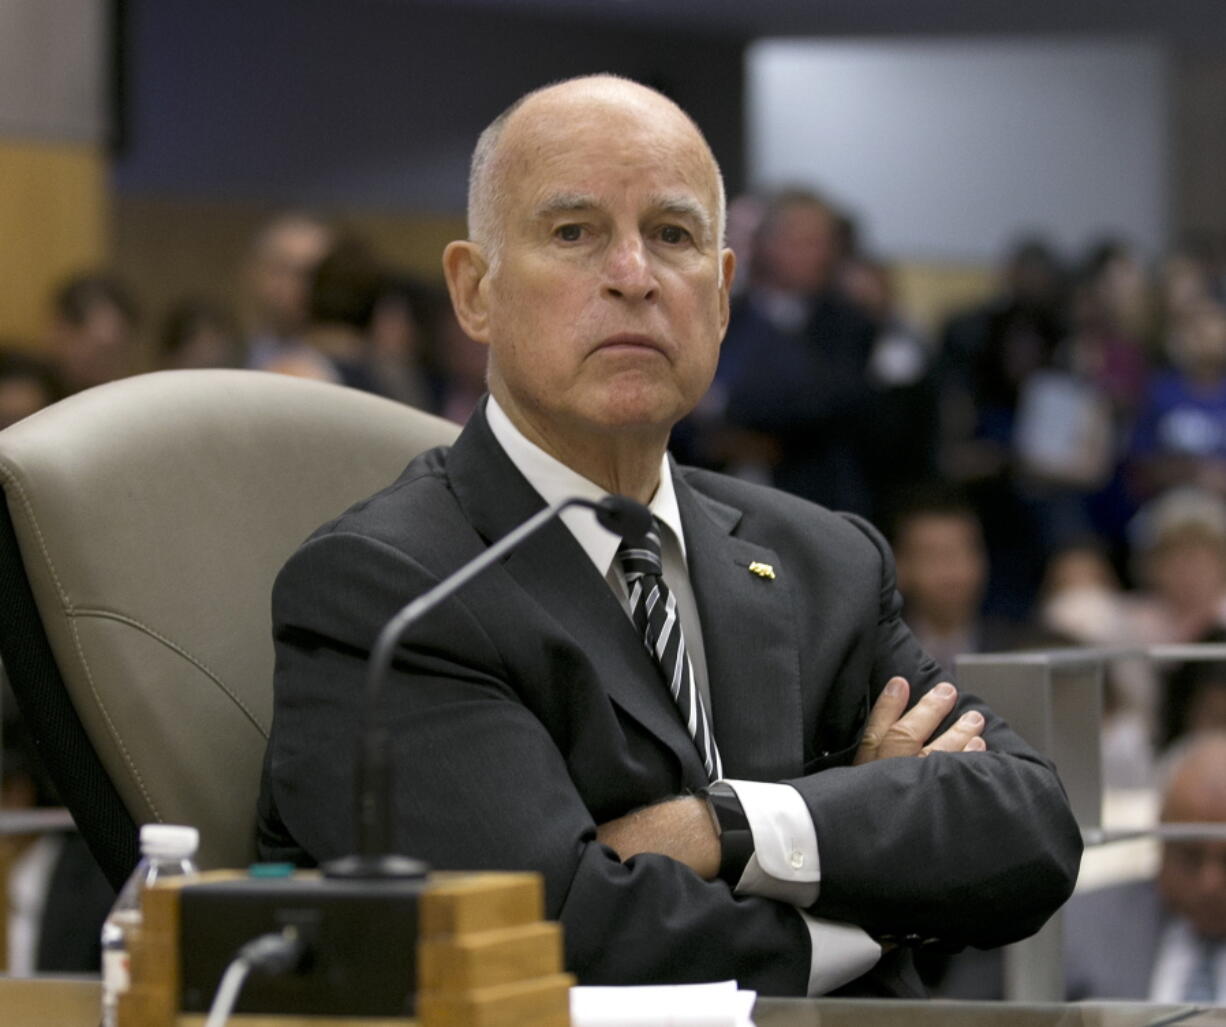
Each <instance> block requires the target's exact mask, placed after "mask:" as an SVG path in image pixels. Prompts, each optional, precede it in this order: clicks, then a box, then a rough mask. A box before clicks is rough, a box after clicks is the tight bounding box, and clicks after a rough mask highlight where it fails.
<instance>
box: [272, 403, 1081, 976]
mask: <svg viewBox="0 0 1226 1027" xmlns="http://www.w3.org/2000/svg"><path fill="white" fill-rule="evenodd" d="M675 479H676V486H677V498H678V503H679V505H680V510H681V516H682V520H683V522H684V526H685V532H686V544H687V549H688V553H689V564H690V573H691V578H692V582H693V587H694V593H695V596H696V599H697V603H698V608H699V610H698V612H699V616H700V618H701V622H702V625H703V636H704V642H705V646H706V652H707V662H708V664H709V668H710V675H709V676H710V687H711V703H712V710H711V713H712V718H713V722H714V727H715V733H716V736H717V739H718V742H719V745H720V750H721V753H722V755H723V759H724V766H725V770H726V774H727V776H728V777H732V778H748V779H755V780H762V781H790V782H792V783H794V784H795V785H796V787H797V788H798V789H799V790H800V792H801V794H802V796H803V797H804V800H805V802H806V804H807V805H808V808H809V810H810V811H811V813H812V816H813V821H814V824H815V826H816V829H817V838H818V842H819V847H820V854H821V869H822V884H821V895H820V897H819V898H818V900H817V903H816V905H815V907H814V912H815V914H816V915H818V916H824V917H829V918H833V919H841V920H848V921H853V922H855V923H858V924H860V925H862V926H863V927H865V928H866V929H868V930H869V931H870V932H873V933H875V934H879V935H880V934H888V935H897V936H905V935H913V936H915V937H916V938H923V939H929V938H939V939H941V940H942V941H944V942H946V943H948V944H951V945H955V946H957V945H962V944H966V943H976V944H981V945H985V944H986V945H990V944H999V943H1002V942H1005V941H1009V940H1011V939H1013V938H1017V937H1020V936H1022V935H1024V934H1027V933H1029V932H1031V931H1034V930H1035V929H1037V928H1038V926H1039V925H1040V924H1041V923H1042V922H1043V921H1044V920H1045V919H1046V917H1047V915H1048V914H1049V913H1050V912H1051V911H1052V910H1053V909H1054V908H1055V907H1056V906H1057V905H1058V904H1059V903H1060V902H1062V901H1063V900H1064V898H1066V897H1067V895H1068V893H1069V891H1070V890H1071V887H1072V881H1073V879H1074V877H1075V874H1076V867H1077V859H1078V857H1079V855H1080V851H1081V842H1080V836H1079V833H1078V831H1077V828H1076V826H1075V824H1074V822H1073V820H1072V817H1071V815H1070V813H1069V810H1068V807H1067V804H1066V802H1065V798H1064V795H1063V792H1062V790H1061V787H1060V785H1059V783H1058V781H1057V779H1056V776H1055V774H1054V772H1053V770H1052V768H1051V766H1050V765H1049V764H1048V763H1046V762H1045V761H1044V760H1043V759H1041V758H1040V757H1039V756H1037V755H1036V754H1035V753H1034V752H1032V751H1031V750H1030V749H1029V748H1027V746H1026V745H1025V744H1024V743H1023V742H1022V741H1021V740H1020V739H1019V738H1017V737H1016V736H1015V735H1014V734H1013V733H1012V732H1010V731H1009V729H1008V728H1007V727H1005V726H1004V725H1003V724H1002V723H1001V722H1000V721H999V720H997V719H995V718H993V717H992V716H991V714H990V713H988V716H989V727H988V729H987V732H986V736H987V741H988V744H989V746H990V751H989V752H987V753H983V754H965V755H958V756H944V755H933V756H931V757H929V758H927V759H894V760H883V761H878V762H876V763H873V764H871V765H868V766H865V767H859V768H852V767H850V766H847V764H848V763H849V761H850V760H851V758H852V755H853V754H854V751H855V749H856V746H857V743H858V741H859V738H860V734H861V731H862V728H863V724H864V719H865V716H866V712H867V710H868V707H869V704H870V703H871V702H872V701H873V699H874V698H875V697H876V695H877V694H878V692H879V691H880V690H881V688H882V686H883V685H884V684H885V682H886V680H887V679H888V678H889V677H890V675H891V674H894V673H904V674H907V675H908V676H909V677H910V678H911V680H912V682H913V684H914V685H915V690H916V691H917V692H918V691H922V690H923V689H926V688H928V687H930V686H931V685H932V684H934V683H935V681H936V679H937V670H936V668H935V666H934V665H933V664H932V663H931V661H929V660H928V659H927V658H926V657H925V656H924V655H923V653H922V652H920V651H919V649H918V647H917V646H916V644H915V642H914V640H913V639H912V637H911V635H910V633H909V632H908V631H907V629H906V628H905V627H904V626H903V624H902V622H901V620H900V618H899V600H898V597H897V594H896V592H895V589H894V579H893V566H892V562H891V560H890V558H889V556H888V552H887V550H886V547H885V545H884V543H883V542H882V541H881V539H880V537H879V536H878V535H877V533H876V532H875V531H873V530H872V529H871V528H870V527H868V525H866V524H864V523H863V522H861V521H858V520H854V519H849V518H844V517H841V516H838V515H835V514H832V513H830V512H828V511H826V510H824V509H822V508H820V507H816V506H814V505H812V504H810V503H807V502H805V501H803V500H799V499H796V498H795V497H791V496H787V495H784V494H782V493H778V492H775V491H773V490H768V489H762V488H758V487H754V486H749V485H746V484H745V483H743V482H738V481H735V480H733V479H728V478H724V477H722V476H720V475H715V474H710V473H707V472H691V471H686V470H678V471H677V472H676V475H675ZM541 506H542V501H541V499H540V497H539V496H538V495H537V493H536V492H535V491H534V490H533V489H532V488H531V487H530V486H529V485H528V483H527V482H526V481H525V479H524V478H523V477H522V476H521V475H520V473H519V472H518V471H517V470H516V468H515V467H514V465H513V464H512V463H511V461H510V459H509V458H508V457H507V456H506V454H505V453H504V452H503V450H502V449H501V447H499V445H498V444H497V442H496V441H495V440H494V438H493V436H492V434H491V433H490V430H489V427H488V425H487V424H486V422H485V418H484V414H483V412H482V411H481V410H479V411H478V412H477V414H476V415H475V416H474V417H473V419H472V421H471V422H470V423H469V425H468V427H467V428H466V429H465V430H464V432H463V434H462V435H461V437H460V438H459V439H458V440H457V442H456V444H455V445H454V446H452V447H451V448H450V449H449V450H447V449H439V450H434V451H432V452H430V453H427V454H425V455H424V456H422V457H421V458H419V459H417V460H414V461H413V463H412V464H410V465H409V467H408V469H407V470H406V471H405V472H404V474H403V475H402V476H401V477H400V479H399V480H398V481H397V482H396V483H395V484H393V485H392V486H391V487H389V488H388V489H386V490H385V491H383V492H381V493H379V494H378V495H376V496H374V497H372V498H371V499H369V500H367V501H365V502H363V503H360V504H358V505H357V506H355V507H354V508H352V509H351V510H350V511H348V512H347V513H346V514H344V515H343V516H341V517H340V518H339V519H337V520H336V521H334V522H332V523H331V524H328V525H326V526H325V527H323V528H321V529H320V531H319V532H317V533H316V534H315V535H314V536H313V537H312V538H311V539H310V540H309V541H308V542H307V543H306V544H305V545H304V546H303V547H302V548H301V549H300V550H299V551H298V552H297V553H296V554H295V555H294V556H293V558H291V560H290V561H289V563H288V564H287V565H286V567H285V569H284V570H283V571H282V573H281V575H280V577H279V578H278V581H277V584H276V587H275V590H274V596H273V620H274V631H275V636H276V642H277V673H276V684H275V703H276V705H275V716H274V722H273V729H272V737H271V740H270V743H269V749H268V758H267V762H266V772H265V773H266V777H265V788H264V794H263V796H262V802H261V835H260V838H261V848H262V851H263V853H264V854H265V856H267V857H272V858H284V857H286V856H289V857H292V858H297V859H299V860H304V859H305V860H308V861H314V860H325V859H328V858H331V857H334V856H338V855H341V854H344V853H346V852H348V851H350V850H351V849H352V846H353V834H352V823H353V822H352V813H351V810H352V806H353V790H352V780H353V778H352V764H353V751H354V739H355V737H356V734H357V730H358V723H359V706H360V698H361V692H362V679H363V670H364V662H365V660H366V657H367V654H368V651H369V649H370V647H371V645H372V643H373V640H374V638H375V636H376V634H377V632H378V630H379V628H380V627H381V626H382V625H383V624H384V623H385V622H386V621H387V620H388V619H390V618H391V617H392V615H393V614H394V613H395V612H396V611H397V610H398V609H399V608H400V607H401V606H402V605H404V604H405V603H406V602H407V601H408V600H410V599H411V598H413V597H414V596H416V595H418V594H420V593H421V592H423V591H424V590H426V589H427V588H428V587H430V586H431V585H433V584H434V583H435V582H437V581H438V580H440V579H441V578H443V577H444V576H446V575H447V574H449V573H450V572H452V571H453V570H455V569H456V568H457V567H459V566H460V565H461V564H462V563H464V562H465V561H467V560H469V559H471V558H472V557H474V556H475V555H477V554H478V553H479V552H481V551H482V550H483V549H484V548H485V547H486V546H487V545H488V544H489V543H490V542H491V541H493V540H495V539H497V538H499V537H501V536H502V535H505V534H506V533H507V532H508V531H509V530H511V529H512V528H513V527H515V526H516V525H518V524H520V523H521V522H522V521H523V520H525V519H526V518H527V517H529V516H530V515H531V514H533V513H534V512H535V511H537V510H538V509H540V508H541ZM755 560H756V561H762V562H765V563H769V564H771V565H772V566H773V567H774V568H775V572H776V578H775V579H774V580H768V579H764V578H761V577H758V576H756V575H753V574H751V573H749V572H748V570H747V567H748V565H749V564H750V563H751V562H752V561H755ZM396 671H397V673H396V674H395V677H394V680H392V681H390V682H389V687H388V688H387V690H386V692H385V694H384V696H383V699H382V703H383V711H384V718H385V720H386V723H387V725H388V727H389V729H390V731H391V735H392V739H393V742H392V744H393V760H394V768H395V769H394V783H395V787H394V791H395V799H394V801H395V825H394V833H395V840H396V842H397V845H398V847H399V848H400V850H401V851H403V852H406V853H409V854H412V855H414V856H417V857H420V858H423V859H425V860H427V861H428V862H430V863H431V864H433V865H434V866H435V867H438V868H460V869H479V868H502V869H519V868H531V869H534V870H538V871H540V872H541V873H542V874H543V875H544V878H545V888H546V903H547V913H548V915H549V917H550V918H552V919H558V920H560V921H561V922H562V924H563V925H564V928H565V937H566V962H567V966H568V967H569V968H570V969H571V970H572V971H574V972H575V973H577V974H578V976H579V978H580V980H581V981H583V982H585V983H602V982H608V983H621V984H629V983H642V982H663V981H676V982H683V981H701V980H717V979H722V978H732V977H735V978H737V979H738V980H740V981H741V982H742V983H743V984H744V985H746V986H747V987H752V988H756V989H758V990H759V991H762V992H765V993H768V994H798V993H803V991H804V988H805V984H806V980H807V977H808V963H809V945H808V942H807V937H806V932H805V928H804V926H803V923H802V921H801V920H800V918H799V917H797V916H796V914H795V912H794V911H793V910H791V909H788V908H786V907H785V906H783V905H781V904H779V903H777V902H773V901H770V900H765V899H758V898H744V897H735V896H733V894H732V893H731V891H730V890H729V888H728V887H727V886H726V885H725V884H724V883H722V882H719V881H716V882H706V881H703V880H701V879H700V878H699V877H698V876H697V875H695V874H694V873H693V872H692V871H691V870H689V869H688V868H687V867H685V866H683V865H682V864H679V863H677V862H674V861H673V860H671V859H668V858H666V857H663V856H657V855H643V856H639V857H636V858H634V859H631V860H628V861H627V862H626V863H625V864H622V863H620V862H619V861H618V860H617V859H616V857H615V855H614V853H613V852H612V851H611V850H609V849H607V848H605V847H603V846H601V845H600V844H598V843H597V842H596V840H595V830H596V825H597V824H599V823H601V822H603V821H606V820H609V819H612V818H615V817H618V816H621V815H623V814H625V813H627V812H629V811H630V810H633V809H635V808H637V807H640V806H642V805H645V804H648V803H653V802H657V801H660V800H662V799H665V798H668V797H671V796H675V795H679V794H683V793H687V792H692V791H694V790H696V789H698V788H700V787H702V786H703V785H704V784H705V778H704V773H703V769H702V765H701V763H700V761H699V758H698V754H697V751H696V749H695V747H694V745H693V742H692V741H691V739H690V738H689V736H688V734H687V733H686V730H685V727H684V725H683V724H682V723H681V720H680V717H679V716H678V713H677V710H676V708H675V706H674V705H673V702H672V699H671V697H670V696H669V695H668V692H667V689H666V688H665V687H664V686H663V684H662V682H661V679H660V674H659V671H658V669H657V668H656V666H655V664H654V663H653V662H652V661H651V658H650V656H649V654H648V653H647V652H646V650H645V648H644V646H643V644H642V642H641V640H640V639H639V637H638V636H637V634H636V633H635V631H634V628H633V625H632V624H631V622H630V620H629V618H628V617H627V616H626V614H625V611H624V610H623V609H622V607H621V605H620V604H619V602H618V600H617V599H616V597H615V596H614V595H613V593H612V591H611V590H610V589H609V588H608V586H607V584H606V582H605V581H604V579H603V578H602V577H601V576H600V574H599V573H598V572H597V571H596V569H595V568H594V566H593V565H592V563H591V561H590V560H589V559H588V558H587V556H586V555H585V554H584V552H583V551H582V549H581V548H580V547H579V545H578V543H577V542H576V541H575V539H574V537H573V536H572V535H571V534H570V533H569V531H568V530H567V529H566V528H565V526H564V525H562V524H561V523H558V522H555V523H554V524H552V525H551V526H550V527H548V528H546V529H544V530H543V531H541V532H540V533H538V534H537V535H536V536H534V537H533V538H532V539H531V540H530V541H528V542H527V543H526V544H525V545H523V546H522V547H521V548H520V549H519V550H518V551H517V552H515V553H514V554H513V555H511V556H510V557H508V558H507V559H506V561H505V562H504V563H502V564H501V565H499V566H497V567H495V568H492V569H491V570H489V571H487V572H486V574H485V575H484V576H483V577H482V578H479V579H477V580H476V581H475V582H473V583H471V584H470V585H468V586H467V587H466V588H465V589H464V590H463V591H461V592H460V593H459V595H458V596H456V597H455V598H453V599H451V600H448V601H447V602H446V603H445V604H443V605H442V606H441V607H440V608H438V609H437V610H436V611H434V612H433V613H432V614H431V615H429V617H428V618H427V619H426V620H424V621H423V622H421V623H419V624H418V625H417V626H416V627H415V628H414V629H413V631H411V632H410V637H409V638H408V639H407V640H406V642H405V643H404V645H403V646H402V647H401V650H400V653H399V656H398V661H397V666H396ZM970 705H973V700H971V699H969V698H964V699H963V700H962V701H961V704H960V707H961V709H960V711H959V712H961V711H962V710H965V709H966V708H967V707H968V706H970ZM869 990H871V987H870V989H869Z"/></svg>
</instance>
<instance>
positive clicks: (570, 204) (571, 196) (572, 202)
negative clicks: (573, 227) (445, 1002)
mask: <svg viewBox="0 0 1226 1027" xmlns="http://www.w3.org/2000/svg"><path fill="white" fill-rule="evenodd" d="M597 206H599V204H598V203H597V202H596V197H595V196H592V195H590V194H588V193H553V194H551V195H549V196H546V197H545V198H544V199H543V200H542V201H541V202H540V203H539V204H538V205H537V207H536V210H534V211H533V212H532V214H533V217H537V218H548V217H552V216H554V215H556V214H574V213H579V212H580V211H585V210H592V209H594V208H596V207H597Z"/></svg>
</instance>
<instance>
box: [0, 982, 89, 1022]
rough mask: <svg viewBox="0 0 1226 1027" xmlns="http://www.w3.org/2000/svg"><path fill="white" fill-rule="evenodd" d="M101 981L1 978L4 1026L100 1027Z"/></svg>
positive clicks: (0, 1010)
mask: <svg viewBox="0 0 1226 1027" xmlns="http://www.w3.org/2000/svg"><path fill="white" fill-rule="evenodd" d="M101 1016H102V984H101V982H99V980H98V978H96V977H94V978H81V977H34V978H31V979H29V980H23V979H20V978H13V977H0V1022H2V1023H4V1024H6V1025H9V1024H11V1025H12V1027H98V1020H99V1019H100V1018H101Z"/></svg>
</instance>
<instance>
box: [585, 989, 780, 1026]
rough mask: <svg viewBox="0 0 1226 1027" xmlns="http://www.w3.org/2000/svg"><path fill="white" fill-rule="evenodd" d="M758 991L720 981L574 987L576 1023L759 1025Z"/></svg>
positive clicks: (618, 1024) (608, 1024)
mask: <svg viewBox="0 0 1226 1027" xmlns="http://www.w3.org/2000/svg"><path fill="white" fill-rule="evenodd" d="M757 997H758V993H757V992H756V991H738V990H737V986H736V981H720V982H718V983H717V984H669V985H655V984H653V985H646V986H643V987H635V988H586V987H585V988H571V989H570V1019H571V1024H572V1027H753V1020H752V1019H750V1014H751V1013H753V1004H754V1001H755V1000H756V999H757Z"/></svg>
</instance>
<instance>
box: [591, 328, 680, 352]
mask: <svg viewBox="0 0 1226 1027" xmlns="http://www.w3.org/2000/svg"><path fill="white" fill-rule="evenodd" d="M596 349H597V350H611V351H626V352H631V351H634V350H640V351H641V350H652V351H654V352H656V353H659V354H661V355H662V356H667V355H668V353H667V351H666V349H665V347H664V345H663V344H662V343H661V342H659V340H657V339H653V338H652V337H651V336H650V335H639V334H636V333H633V332H622V333H619V334H618V335H610V336H609V337H608V338H607V339H602V340H601V341H600V342H599V343H598V344H597V346H596Z"/></svg>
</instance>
